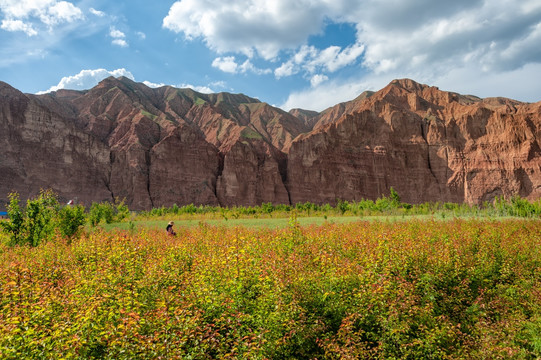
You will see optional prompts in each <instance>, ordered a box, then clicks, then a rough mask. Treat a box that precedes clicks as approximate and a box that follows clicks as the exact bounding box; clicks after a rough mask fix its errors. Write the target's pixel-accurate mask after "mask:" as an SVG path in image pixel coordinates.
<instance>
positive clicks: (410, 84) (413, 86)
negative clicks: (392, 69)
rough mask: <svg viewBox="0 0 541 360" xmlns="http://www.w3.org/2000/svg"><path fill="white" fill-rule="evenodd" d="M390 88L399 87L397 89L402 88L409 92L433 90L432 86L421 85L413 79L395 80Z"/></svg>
mask: <svg viewBox="0 0 541 360" xmlns="http://www.w3.org/2000/svg"><path fill="white" fill-rule="evenodd" d="M389 86H397V87H401V88H402V89H404V90H409V91H423V90H424V89H428V88H431V86H428V85H425V84H420V83H418V82H416V81H414V80H412V79H407V78H405V79H396V80H393V81H391V82H390V83H389ZM432 88H434V89H436V90H438V88H437V87H432Z"/></svg>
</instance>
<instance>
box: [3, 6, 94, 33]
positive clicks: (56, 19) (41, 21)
mask: <svg viewBox="0 0 541 360" xmlns="http://www.w3.org/2000/svg"><path fill="white" fill-rule="evenodd" d="M0 12H2V13H3V14H4V17H5V18H4V19H3V20H2V26H1V28H2V29H3V30H6V31H22V32H25V33H26V34H27V35H29V36H34V35H37V33H38V30H36V27H37V26H40V25H41V26H43V25H46V27H47V28H48V29H49V30H51V29H52V28H53V27H55V26H56V25H59V24H63V23H72V22H74V21H76V20H80V19H83V18H84V16H83V12H82V11H81V9H79V8H78V7H77V6H75V5H73V4H72V3H71V2H68V1H57V0H40V1H36V0H0Z"/></svg>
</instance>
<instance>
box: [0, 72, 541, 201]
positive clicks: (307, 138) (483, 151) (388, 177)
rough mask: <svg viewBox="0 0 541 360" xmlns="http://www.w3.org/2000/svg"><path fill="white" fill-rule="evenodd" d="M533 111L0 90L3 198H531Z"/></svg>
mask: <svg viewBox="0 0 541 360" xmlns="http://www.w3.org/2000/svg"><path fill="white" fill-rule="evenodd" d="M540 128H541V103H536V104H525V103H520V102H517V101H513V100H509V99H504V98H491V99H479V98H476V97H474V96H463V95H459V94H456V93H450V92H445V91H440V90H439V89H437V88H435V87H429V86H426V85H421V84H418V83H415V82H414V81H412V80H408V79H404V80H395V81H393V82H391V83H390V84H389V85H388V86H387V87H385V88H384V89H382V90H380V91H378V92H376V93H372V92H365V93H363V94H361V95H360V96H359V97H358V98H356V99H355V100H353V101H351V102H347V103H342V104H338V105H336V106H335V107H333V108H330V109H327V110H326V111H324V112H322V113H314V112H310V111H306V110H300V109H296V110H293V111H291V112H290V113H286V112H284V111H282V110H280V109H277V108H274V107H272V106H269V105H268V104H265V103H262V102H260V101H258V100H256V99H253V98H249V97H247V96H245V95H241V94H236V95H235V94H227V93H220V94H208V95H207V94H200V93H197V92H195V91H193V90H190V89H176V88H172V87H162V88H158V89H151V88H148V87H146V86H145V85H143V84H140V83H135V82H133V81H131V80H129V79H126V78H118V79H115V78H108V79H105V80H103V81H102V82H101V83H100V84H99V85H98V86H96V87H95V88H93V89H90V90H88V91H69V90H61V91H58V92H55V93H51V94H46V95H39V96H36V95H29V94H23V93H21V92H19V91H17V90H16V89H14V88H12V87H10V86H9V85H7V84H5V83H0V146H1V147H2V150H3V153H4V154H3V156H2V157H0V202H2V204H1V205H3V204H5V203H6V201H7V194H8V193H9V192H10V191H12V190H14V191H17V192H19V193H20V194H21V198H22V199H25V198H27V197H30V196H33V195H35V194H37V193H38V192H39V190H40V188H52V189H53V190H55V191H56V192H57V193H58V194H59V195H60V197H61V199H62V200H64V199H72V198H77V199H78V200H79V201H80V202H83V203H85V204H87V205H89V204H90V203H91V202H92V201H102V200H112V199H114V198H120V199H122V198H125V199H126V200H127V203H128V205H129V206H130V208H133V209H149V208H151V207H156V206H163V205H165V206H171V205H173V204H175V203H176V204H178V205H184V204H189V203H194V204H213V205H218V204H221V205H228V206H231V205H257V204H261V203H262V202H272V203H275V204H276V203H292V204H294V203H297V202H305V201H311V202H317V203H327V202H328V203H335V202H336V200H337V199H345V200H360V199H362V198H367V199H375V198H377V197H379V196H381V195H382V194H388V193H389V188H390V187H391V186H392V187H394V188H395V189H396V190H397V191H398V193H399V194H400V195H401V197H402V199H403V200H404V201H407V202H412V203H419V202H424V201H453V202H468V203H478V202H482V201H490V200H492V199H493V198H494V197H495V196H501V195H503V196H512V195H515V194H516V195H520V196H523V197H528V198H530V199H537V198H538V197H539V196H540V195H541V156H540V155H541V147H540V145H539V139H540V135H541V133H540V131H541V130H540Z"/></svg>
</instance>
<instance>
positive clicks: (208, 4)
mask: <svg viewBox="0 0 541 360" xmlns="http://www.w3.org/2000/svg"><path fill="white" fill-rule="evenodd" d="M349 1H350V0H349ZM347 2H348V0H334V1H328V0H319V1H313V0H297V1H294V2H292V1H289V0H273V1H261V0H237V1H235V2H229V1H222V0H182V1H177V2H175V3H174V4H173V6H171V9H170V10H169V14H168V15H167V16H166V17H165V18H164V19H163V27H164V28H166V29H169V30H172V31H174V32H176V33H183V34H184V35H185V36H186V38H187V39H194V38H202V39H203V40H204V41H205V43H206V44H207V45H208V46H209V47H210V48H212V49H214V50H216V51H217V52H219V53H224V52H239V53H243V54H245V55H246V56H249V57H251V56H253V55H254V54H255V53H257V54H258V55H259V56H261V57H263V58H264V59H272V58H274V57H276V56H277V55H278V52H279V51H280V50H281V49H283V48H296V47H298V46H299V45H301V44H303V43H304V42H305V40H306V38H307V37H308V36H309V35H311V34H317V33H319V32H320V31H321V29H322V27H323V25H324V22H325V19H327V18H333V17H334V13H336V10H337V9H339V8H340V7H341V5H342V4H344V3H347ZM331 3H332V4H331Z"/></svg>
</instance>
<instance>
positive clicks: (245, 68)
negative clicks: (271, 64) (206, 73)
mask: <svg viewBox="0 0 541 360" xmlns="http://www.w3.org/2000/svg"><path fill="white" fill-rule="evenodd" d="M212 67H215V68H217V69H220V70H221V71H223V72H226V73H231V74H237V73H241V74H244V73H247V72H251V73H254V74H258V75H263V74H270V73H272V70H270V69H259V68H257V67H256V66H255V65H254V64H252V63H251V62H250V60H249V59H247V60H245V61H244V62H243V63H242V64H240V65H239V64H237V62H236V59H235V57H234V56H226V57H218V58H216V59H214V61H212Z"/></svg>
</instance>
